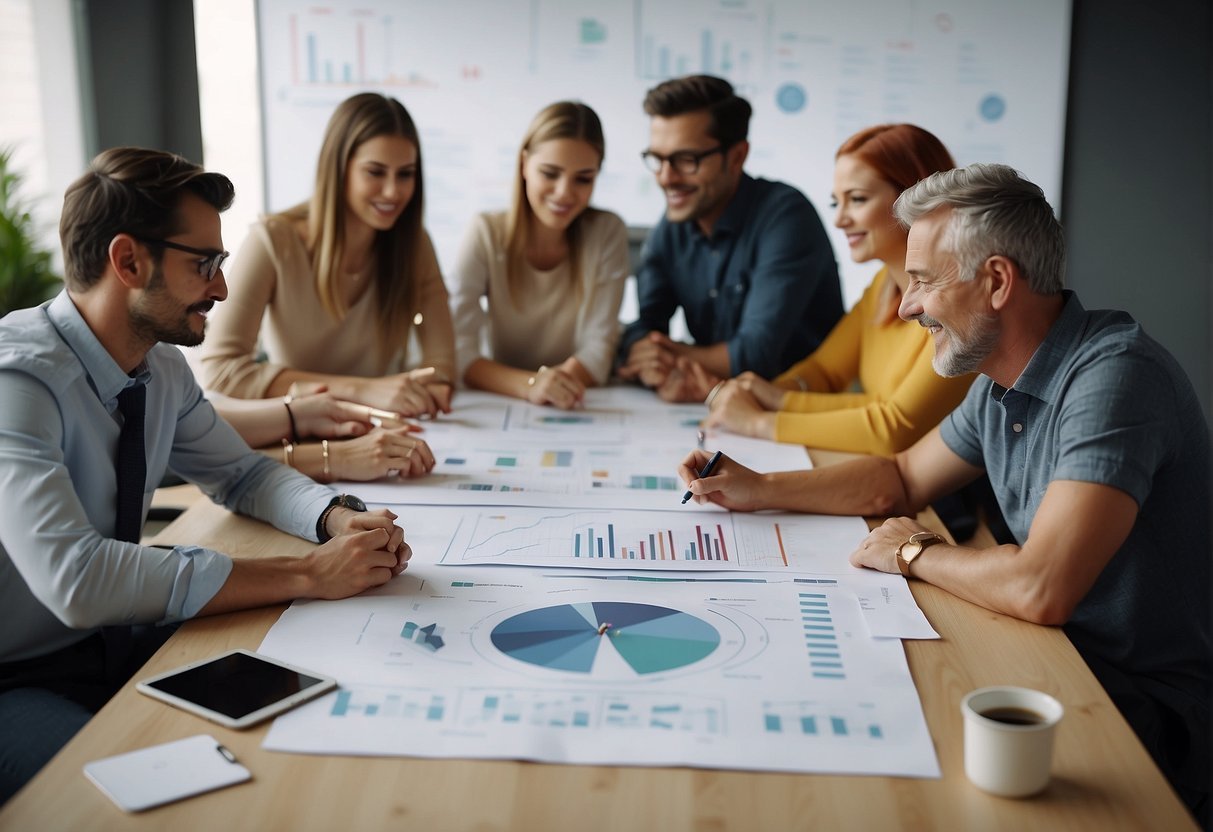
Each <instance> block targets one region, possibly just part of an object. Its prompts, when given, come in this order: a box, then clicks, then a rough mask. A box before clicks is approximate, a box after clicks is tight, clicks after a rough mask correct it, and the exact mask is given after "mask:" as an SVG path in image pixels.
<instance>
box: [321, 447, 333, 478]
mask: <svg viewBox="0 0 1213 832" xmlns="http://www.w3.org/2000/svg"><path fill="white" fill-rule="evenodd" d="M320 448H321V450H322V451H323V452H324V481H325V482H328V481H329V480H330V479H332V475H331V474H330V473H329V441H328V440H327V439H321V440H320Z"/></svg>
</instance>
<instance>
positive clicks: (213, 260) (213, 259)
mask: <svg viewBox="0 0 1213 832" xmlns="http://www.w3.org/2000/svg"><path fill="white" fill-rule="evenodd" d="M135 239H136V240H138V241H139V242H141V243H146V244H147V245H151V246H163V247H164V248H171V249H176V250H177V251H184V252H185V253H186V254H196V255H198V256H199V257H202V258H203V259H202V260H199V261H198V275H199V276H200V277H205V278H206V280H207V282H208V283H209V282H211V281H212V280H214V279H215V275H217V274H219V270H220V269H221V268H223V263H224V261H225V260H227V258H229V257H231V252H228V251H216V250H215V249H213V248H194V247H193V246H184V245H182V244H181V243H174V242H171V241H169V240H156V239H152V238H148V237H136V238H135Z"/></svg>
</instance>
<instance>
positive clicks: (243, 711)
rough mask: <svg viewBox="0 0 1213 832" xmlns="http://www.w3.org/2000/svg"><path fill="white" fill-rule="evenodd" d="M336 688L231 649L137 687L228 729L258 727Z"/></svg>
mask: <svg viewBox="0 0 1213 832" xmlns="http://www.w3.org/2000/svg"><path fill="white" fill-rule="evenodd" d="M336 687H337V680H336V679H331V678H329V677H328V676H322V675H321V674H319V673H313V672H312V671H310V670H304V669H302V668H299V667H295V666H293V665H289V664H287V663H286V662H280V661H278V660H277V659H271V658H270V657H269V656H262V655H260V654H259V653H254V652H252V651H251V650H232V651H230V652H228V653H223V654H222V655H219V656H215V657H213V658H210V659H204V660H203V661H199V662H194V663H193V664H187V665H185V666H184V667H179V668H177V669H176V670H170V671H168V672H166V673H161V674H159V675H157V676H152V677H149V678H147V679H144V680H142V681H141V682H138V683H137V684H136V685H135V689H136V690H137V691H139V692H140V693H144V694H147V695H148V696H151V697H152V698H154V699H159V700H161V701H163V702H167V703H168V704H170V705H174V706H176V707H178V708H181V709H182V710H185V711H189V712H190V713H192V714H197V715H198V716H200V717H202V718H204V719H209V720H210V721H211V722H216V723H218V724H220V725H224V726H227V727H228V728H248V727H249V726H250V725H256V724H257V723H258V722H262V721H264V720H266V719H269V718H270V717H272V716H277V715H278V714H280V713H282V712H283V711H287V710H290V709H291V708H293V707H295V706H296V705H299V704H301V703H303V702H306V701H307V700H309V699H313V698H315V697H317V696H319V695H320V694H322V693H327V692H328V691H330V690H333V689H334V688H336Z"/></svg>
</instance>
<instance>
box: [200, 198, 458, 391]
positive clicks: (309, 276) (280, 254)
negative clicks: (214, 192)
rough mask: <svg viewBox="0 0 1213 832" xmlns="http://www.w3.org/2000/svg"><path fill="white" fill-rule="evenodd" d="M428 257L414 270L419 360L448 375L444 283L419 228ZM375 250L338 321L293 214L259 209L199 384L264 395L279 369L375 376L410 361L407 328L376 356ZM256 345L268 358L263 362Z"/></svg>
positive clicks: (215, 318) (219, 311)
mask: <svg viewBox="0 0 1213 832" xmlns="http://www.w3.org/2000/svg"><path fill="white" fill-rule="evenodd" d="M422 244H423V245H424V246H425V251H424V252H423V253H422V257H421V258H420V261H421V263H423V264H424V265H423V266H422V268H421V269H420V271H419V272H418V274H417V275H416V279H417V281H418V292H417V309H418V313H419V314H420V316H421V322H420V323H419V324H416V325H415V326H413V327H412V328H411V329H412V331H413V332H414V333H415V334H416V337H417V342H418V343H419V344H420V347H421V362H420V365H421V366H433V367H436V368H438V370H439V371H440V372H442V373H443V374H445V375H446V376H447V377H449V378H451V377H453V376H454V374H453V370H454V364H455V361H454V358H455V349H454V336H453V333H452V329H451V315H450V309H449V308H448V305H447V304H448V302H449V301H448V297H447V292H446V286H445V285H444V284H443V282H442V274H441V272H440V271H439V269H438V259H437V257H436V256H435V255H434V247H433V244H432V243H431V242H430V238H429V235H428V234H426V235H423V236H422ZM374 268H375V264H374V259H373V258H372V259H371V262H370V263H368V264H367V267H366V270H365V271H364V272H363V273H362V274H361V275H359V279H360V280H364V281H366V284H367V290H366V291H363V293H362V294H361V295H359V297H358V299H357V300H355V301H354V303H353V304H352V305H351V306H350V308H349V311H348V312H347V314H346V316H345V317H344V318H343V319H342V320H340V321H338V320H336V319H335V318H333V317H332V316H331V315H330V314H329V313H328V312H327V311H326V310H325V308H324V306H323V304H322V303H321V302H320V297H319V296H318V295H317V293H316V277H315V273H314V272H313V271H312V263H311V257H310V256H309V254H308V251H307V247H306V246H305V245H304V244H303V240H302V238H301V237H300V236H299V233H298V231H296V229H295V226H294V223H292V222H291V221H290V220H287V219H284V218H282V217H263V218H262V219H261V220H259V221H258V222H256V223H254V224H253V226H252V229H251V231H250V233H249V236H248V239H247V240H246V241H245V243H244V244H243V245H242V246H241V247H240V252H239V254H238V255H237V256H236V258H235V260H234V261H233V263H232V268H231V273H230V274H229V275H228V276H227V283H228V297H227V300H225V301H223V302H222V303H219V304H216V305H215V309H214V313H213V314H212V316H211V319H210V322H209V325H208V332H207V337H206V341H205V342H204V346H203V348H202V372H203V378H204V386H205V387H207V388H208V389H211V390H218V391H219V392H221V393H226V394H228V395H230V396H237V397H240V398H245V399H252V398H261V397H263V396H264V395H265V394H266V390H267V389H268V388H269V386H270V384H271V383H272V382H273V380H274V378H275V377H276V376H277V375H278V374H279V373H281V372H282V371H283V370H285V369H288V368H290V369H295V370H303V371H305V372H312V373H325V374H329V375H344V376H363V377H376V376H384V375H391V374H394V373H399V372H403V371H404V370H405V369H407V367H408V365H407V358H408V356H407V351H408V340H409V339H408V336H407V335H403V336H402V337H401V339H400V348H399V349H398V350H396V352H395V353H394V354H392V355H391V356H390V357H389V358H388V359H387V360H386V361H385V360H383V359H382V358H381V357H380V350H379V348H378V341H377V338H376V336H375V333H376V332H377V331H378V329H379V320H378V311H379V310H378V308H377V306H376V297H375V295H376V293H375V291H374V288H373V287H372V286H371V285H370V284H371V282H372V281H373V270H374ZM258 336H260V347H261V350H264V352H265V355H266V358H267V360H266V361H263V362H259V361H257V360H256V358H255V356H256V355H257V353H258Z"/></svg>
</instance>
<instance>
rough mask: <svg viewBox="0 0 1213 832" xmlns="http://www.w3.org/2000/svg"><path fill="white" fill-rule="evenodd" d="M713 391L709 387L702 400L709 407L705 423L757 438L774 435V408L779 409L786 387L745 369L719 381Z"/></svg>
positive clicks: (769, 437)
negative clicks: (732, 376) (734, 375)
mask: <svg viewBox="0 0 1213 832" xmlns="http://www.w3.org/2000/svg"><path fill="white" fill-rule="evenodd" d="M713 391H714V393H713V392H711V391H709V395H708V398H707V401H706V402H705V403H706V404H707V406H708V409H709V411H710V413H709V414H708V418H707V419H706V420H705V421H704V426H705V427H711V428H723V429H724V430H729V431H732V432H733V433H740V434H742V435H743V436H754V437H757V438H758V439H774V438H775V413H774V411H778V410H779V409H780V406H781V405H782V403H783V399H784V396H785V395H787V391H786V390H783V389H782V388H779V387H776V386H775V385H774V384H772V383H771V382H769V381H767V380H766V379H764V378H763V377H762V376H760V375H757V374H756V373H752V372H749V371H747V372H744V373H742V374H741V375H739V376H737V377H736V378H732V379H729V380H728V381H724V382H721V383H720V384H719V385H718V386H717V387H714V388H713Z"/></svg>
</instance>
